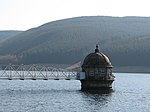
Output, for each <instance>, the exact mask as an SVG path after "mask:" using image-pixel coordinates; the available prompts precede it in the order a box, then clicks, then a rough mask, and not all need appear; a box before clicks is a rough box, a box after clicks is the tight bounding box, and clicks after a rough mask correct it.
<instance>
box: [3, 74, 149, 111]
mask: <svg viewBox="0 0 150 112" xmlns="http://www.w3.org/2000/svg"><path fill="white" fill-rule="evenodd" d="M115 76H116V80H115V82H114V84H113V89H114V92H112V93H109V94H102V93H94V94H93V93H89V92H82V91H80V82H79V81H76V80H69V81H67V80H59V81H52V80H48V81H43V80H39V81H38V80H36V81H32V80H24V81H20V80H11V81H10V80H9V81H8V80H0V100H1V101H0V112H149V111H150V74H129V73H127V74H125V73H124V74H122V73H116V74H115Z"/></svg>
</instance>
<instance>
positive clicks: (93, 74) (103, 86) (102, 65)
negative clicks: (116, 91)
mask: <svg viewBox="0 0 150 112" xmlns="http://www.w3.org/2000/svg"><path fill="white" fill-rule="evenodd" d="M82 72H84V74H85V79H81V80H80V81H81V90H109V89H112V83H113V81H114V78H115V76H114V75H113V74H112V64H111V62H110V60H109V58H108V57H107V56H106V55H105V54H103V53H102V52H100V50H99V48H98V45H96V49H95V52H94V53H90V54H89V55H87V56H86V57H85V59H84V61H83V64H82Z"/></svg>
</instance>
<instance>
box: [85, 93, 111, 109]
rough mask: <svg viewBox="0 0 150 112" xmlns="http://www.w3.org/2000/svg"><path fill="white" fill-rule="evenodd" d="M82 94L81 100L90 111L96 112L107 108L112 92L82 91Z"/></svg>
mask: <svg viewBox="0 0 150 112" xmlns="http://www.w3.org/2000/svg"><path fill="white" fill-rule="evenodd" d="M82 93H83V94H82V98H83V100H84V101H85V103H86V105H87V106H88V107H89V108H90V109H91V111H97V110H101V108H105V107H107V105H108V103H109V102H110V101H111V96H112V92H110V91H109V92H108V91H88V92H87V91H86V92H85V91H84V92H82Z"/></svg>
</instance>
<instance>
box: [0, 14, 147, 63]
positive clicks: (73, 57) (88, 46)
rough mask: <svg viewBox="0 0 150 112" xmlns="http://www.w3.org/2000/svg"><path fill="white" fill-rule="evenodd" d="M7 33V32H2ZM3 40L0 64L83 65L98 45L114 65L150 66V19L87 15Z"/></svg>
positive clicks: (13, 35)
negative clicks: (80, 63) (82, 62)
mask: <svg viewBox="0 0 150 112" xmlns="http://www.w3.org/2000/svg"><path fill="white" fill-rule="evenodd" d="M3 33H4V32H3ZM5 33H6V34H10V35H9V36H10V37H11V38H7V37H9V36H7V35H6V36H5V35H4V37H2V38H7V40H5V39H4V40H3V39H1V34H2V32H0V63H2V64H3V63H16V64H20V63H24V64H33V63H42V64H43V63H45V64H48V63H54V64H73V63H77V62H80V61H82V60H83V59H84V57H85V56H86V55H87V54H88V53H91V52H94V49H95V44H97V43H98V44H99V46H100V50H101V51H102V52H104V53H105V54H107V55H108V56H109V57H110V59H111V61H112V64H113V66H150V63H149V57H150V49H149V48H150V18H149V17H109V16H88V17H76V18H69V19H64V20H58V21H53V22H49V23H46V24H43V25H41V26H39V27H37V28H33V29H29V30H27V31H23V32H20V31H19V32H14V34H11V33H10V32H9V31H5Z"/></svg>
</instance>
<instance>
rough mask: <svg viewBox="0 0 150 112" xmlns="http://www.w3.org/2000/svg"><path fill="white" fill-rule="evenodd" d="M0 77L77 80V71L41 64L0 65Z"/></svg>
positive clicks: (10, 78)
mask: <svg viewBox="0 0 150 112" xmlns="http://www.w3.org/2000/svg"><path fill="white" fill-rule="evenodd" d="M0 79H8V80H15V79H20V80H25V79H32V80H62V79H65V80H71V79H74V80H78V77H77V72H75V71H68V70H66V69H60V68H54V67H49V66H42V65H23V64H22V65H12V64H9V65H0Z"/></svg>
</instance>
